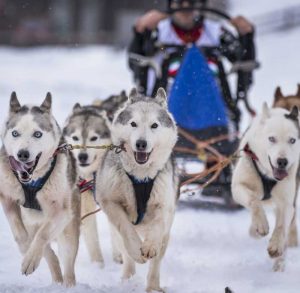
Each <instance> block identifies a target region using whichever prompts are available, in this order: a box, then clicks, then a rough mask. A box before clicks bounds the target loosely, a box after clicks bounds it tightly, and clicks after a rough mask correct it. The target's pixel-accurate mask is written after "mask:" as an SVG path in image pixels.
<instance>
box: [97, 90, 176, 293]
mask: <svg viewBox="0 0 300 293" xmlns="http://www.w3.org/2000/svg"><path fill="white" fill-rule="evenodd" d="M110 130H111V137H112V142H113V143H114V144H115V145H120V144H121V145H123V146H124V148H125V149H126V151H123V152H121V153H120V154H116V153H114V152H108V151H107V152H106V156H105V158H104V161H103V163H102V166H101V168H100V169H99V171H98V172H97V183H96V194H97V199H98V201H99V202H100V204H101V206H102V209H103V211H104V212H105V213H106V215H107V216H108V219H109V221H110V223H111V224H112V226H113V233H115V235H116V239H117V246H118V249H119V251H121V253H122V258H123V278H124V279H127V278H130V277H131V276H132V275H134V273H135V262H138V263H145V262H146V261H147V260H149V259H150V260H151V261H150V267H149V273H148V282H147V291H151V290H157V291H163V290H162V289H161V287H160V277H159V275H160V273H159V270H160V263H161V259H162V257H163V256H164V254H165V251H166V248H167V245H168V240H169V234H170V229H171V225H172V222H173V217H174V212H175V205H176V195H177V185H178V179H177V176H176V174H175V171H174V168H173V164H172V161H171V152H172V149H173V147H174V145H175V143H176V140H177V129H176V126H175V122H174V120H173V118H172V116H171V114H170V113H169V112H168V110H167V104H166V93H165V91H164V90H163V89H162V88H160V89H159V90H158V92H157V95H156V97H155V98H149V97H141V96H139V94H138V93H137V91H136V89H133V90H132V91H131V93H130V96H129V100H128V102H127V103H126V104H125V106H124V107H123V108H122V109H120V110H119V111H118V112H117V113H116V114H115V117H114V119H113V122H112V124H111V125H110Z"/></svg>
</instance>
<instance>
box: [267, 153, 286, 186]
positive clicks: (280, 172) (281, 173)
mask: <svg viewBox="0 0 300 293" xmlns="http://www.w3.org/2000/svg"><path fill="white" fill-rule="evenodd" d="M269 162H270V165H271V167H272V171H273V176H274V178H275V179H276V180H279V181H280V180H283V179H284V178H285V177H287V176H288V172H287V170H286V169H282V168H275V167H274V166H273V164H272V162H271V159H270V157H269Z"/></svg>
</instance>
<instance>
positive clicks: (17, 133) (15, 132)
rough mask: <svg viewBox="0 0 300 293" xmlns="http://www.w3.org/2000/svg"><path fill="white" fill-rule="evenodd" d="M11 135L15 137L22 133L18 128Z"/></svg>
mask: <svg viewBox="0 0 300 293" xmlns="http://www.w3.org/2000/svg"><path fill="white" fill-rule="evenodd" d="M11 135H12V136H13V137H18V136H19V135H20V133H19V132H18V131H17V130H13V131H12V133H11Z"/></svg>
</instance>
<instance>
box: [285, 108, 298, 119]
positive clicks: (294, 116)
mask: <svg viewBox="0 0 300 293" xmlns="http://www.w3.org/2000/svg"><path fill="white" fill-rule="evenodd" d="M298 116H299V110H298V107H297V106H293V108H292V110H291V112H290V113H289V114H285V117H286V118H289V119H292V120H294V121H298Z"/></svg>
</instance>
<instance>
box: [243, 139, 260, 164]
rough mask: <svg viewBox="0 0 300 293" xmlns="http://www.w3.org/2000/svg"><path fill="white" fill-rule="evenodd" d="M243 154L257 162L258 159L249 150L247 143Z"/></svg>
mask: <svg viewBox="0 0 300 293" xmlns="http://www.w3.org/2000/svg"><path fill="white" fill-rule="evenodd" d="M243 150H244V152H245V153H246V154H247V155H248V156H249V157H250V158H251V159H252V160H254V161H258V157H257V156H256V154H255V153H253V151H252V150H251V149H250V147H249V144H248V143H247V144H246V145H245V146H244V149H243Z"/></svg>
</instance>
